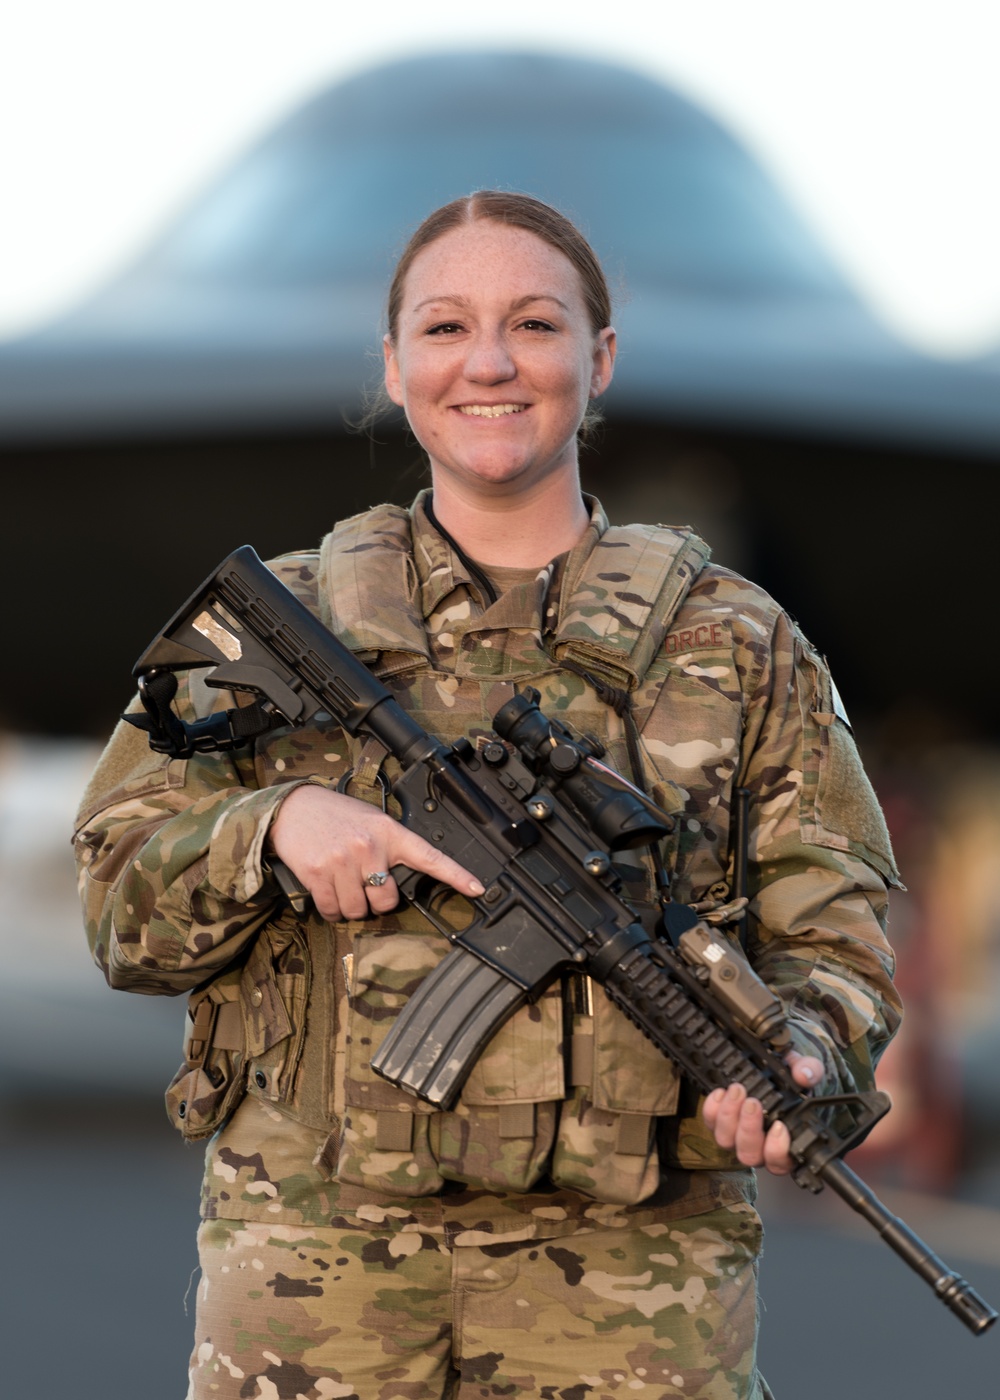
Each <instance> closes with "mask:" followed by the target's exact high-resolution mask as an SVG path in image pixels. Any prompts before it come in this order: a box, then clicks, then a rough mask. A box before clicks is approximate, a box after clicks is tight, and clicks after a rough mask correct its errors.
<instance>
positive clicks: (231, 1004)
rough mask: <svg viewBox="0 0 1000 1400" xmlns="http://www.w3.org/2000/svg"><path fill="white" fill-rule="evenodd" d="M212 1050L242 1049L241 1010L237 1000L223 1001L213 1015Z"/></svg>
mask: <svg viewBox="0 0 1000 1400" xmlns="http://www.w3.org/2000/svg"><path fill="white" fill-rule="evenodd" d="M212 1048H213V1050H242V1049H243V1012H242V1011H241V1010H240V1004H239V1002H238V1001H224V1002H223V1003H222V1005H221V1006H220V1007H219V1009H218V1011H217V1012H216V1015H215V1033H214V1035H213V1036H212Z"/></svg>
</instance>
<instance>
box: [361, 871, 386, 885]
mask: <svg viewBox="0 0 1000 1400" xmlns="http://www.w3.org/2000/svg"><path fill="white" fill-rule="evenodd" d="M388 878H389V872H388V870H373V871H372V872H371V874H370V875H366V876H365V884H366V885H374V887H375V888H376V889H378V887H379V885H384V884H385V882H386V880H388Z"/></svg>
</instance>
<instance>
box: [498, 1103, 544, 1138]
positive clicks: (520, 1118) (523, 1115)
mask: <svg viewBox="0 0 1000 1400" xmlns="http://www.w3.org/2000/svg"><path fill="white" fill-rule="evenodd" d="M498 1122H499V1133H500V1136H501V1137H502V1138H533V1137H534V1136H535V1105H534V1104H533V1103H502V1104H501V1105H500V1111H499V1114H498Z"/></svg>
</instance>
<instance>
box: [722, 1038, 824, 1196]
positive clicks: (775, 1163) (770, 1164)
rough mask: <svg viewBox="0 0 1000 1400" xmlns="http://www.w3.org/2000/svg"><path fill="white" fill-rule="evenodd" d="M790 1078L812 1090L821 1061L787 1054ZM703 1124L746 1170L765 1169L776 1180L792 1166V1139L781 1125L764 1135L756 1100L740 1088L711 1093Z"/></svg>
mask: <svg viewBox="0 0 1000 1400" xmlns="http://www.w3.org/2000/svg"><path fill="white" fill-rule="evenodd" d="M785 1058H786V1060H787V1062H788V1065H789V1067H790V1068H791V1071H792V1078H793V1079H794V1080H795V1082H796V1084H798V1085H799V1086H800V1087H801V1088H803V1089H815V1087H816V1085H817V1084H819V1082H820V1081H821V1080H822V1078H823V1074H824V1069H823V1062H822V1060H818V1059H817V1058H816V1057H815V1056H814V1055H800V1054H799V1053H798V1052H797V1051H796V1050H790V1051H789V1052H788V1054H787V1056H786V1057H785ZM705 1122H706V1124H707V1125H708V1127H709V1130H710V1131H711V1132H712V1133H714V1134H715V1140H716V1142H717V1143H718V1144H719V1146H720V1147H725V1148H726V1149H727V1150H729V1151H735V1153H736V1156H737V1157H738V1158H739V1160H740V1161H741V1162H742V1163H743V1165H744V1166H747V1167H766V1168H767V1169H768V1171H769V1172H773V1173H774V1175H775V1176H787V1175H788V1173H789V1172H790V1171H791V1170H792V1168H793V1167H794V1166H795V1163H794V1162H793V1161H792V1159H791V1157H790V1156H789V1155H788V1149H789V1146H790V1145H791V1139H790V1138H789V1135H788V1129H787V1128H786V1127H785V1125H784V1123H772V1125H771V1127H770V1128H769V1129H768V1131H767V1132H766V1133H765V1132H764V1110H763V1109H762V1108H761V1106H760V1103H759V1101H758V1100H757V1099H751V1098H748V1097H747V1091H746V1090H745V1089H744V1088H743V1085H742V1084H730V1086H729V1088H728V1089H713V1090H712V1092H711V1093H710V1094H709V1095H708V1097H707V1098H706V1099H705Z"/></svg>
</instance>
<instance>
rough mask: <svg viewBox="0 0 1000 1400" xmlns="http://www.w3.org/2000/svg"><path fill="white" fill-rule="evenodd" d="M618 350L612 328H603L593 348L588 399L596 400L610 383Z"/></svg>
mask: <svg viewBox="0 0 1000 1400" xmlns="http://www.w3.org/2000/svg"><path fill="white" fill-rule="evenodd" d="M617 350H618V336H617V334H616V332H615V329H614V327H613V326H605V327H604V329H603V330H602V331H598V333H597V342H596V344H595V346H594V368H593V372H592V374H591V376H590V397H591V398H592V399H596V398H597V397H598V396H599V395H601V394H603V393H604V391H605V389H606V388H607V387H608V385H609V384H610V383H611V377H612V375H613V374H614V372H615V355H616V353H617Z"/></svg>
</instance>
